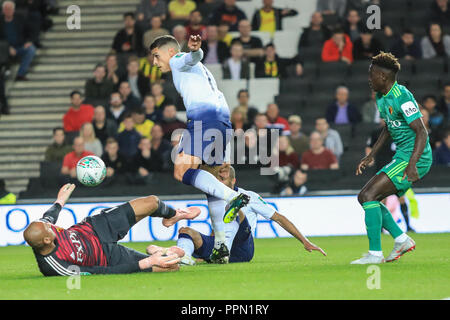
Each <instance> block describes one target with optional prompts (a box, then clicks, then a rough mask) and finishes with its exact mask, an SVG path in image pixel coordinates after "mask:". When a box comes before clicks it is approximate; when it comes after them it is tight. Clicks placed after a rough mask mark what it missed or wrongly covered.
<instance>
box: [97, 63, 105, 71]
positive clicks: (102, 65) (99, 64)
mask: <svg viewBox="0 0 450 320" xmlns="http://www.w3.org/2000/svg"><path fill="white" fill-rule="evenodd" d="M97 68H104V69H105V70H106V66H105V65H104V64H103V63H97V64H96V65H95V67H94V71H95V70H97Z"/></svg>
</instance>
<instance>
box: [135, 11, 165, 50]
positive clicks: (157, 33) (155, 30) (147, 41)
mask: <svg viewBox="0 0 450 320" xmlns="http://www.w3.org/2000/svg"><path fill="white" fill-rule="evenodd" d="M162 22H163V21H162V18H161V17H160V16H153V17H152V18H151V20H150V25H151V29H150V30H147V31H145V33H144V35H143V37H142V43H143V44H144V49H145V50H148V48H150V45H151V44H152V43H153V41H154V40H155V39H156V38H158V37H161V36H165V35H167V34H170V32H169V30H167V29H165V28H163V27H162Z"/></svg>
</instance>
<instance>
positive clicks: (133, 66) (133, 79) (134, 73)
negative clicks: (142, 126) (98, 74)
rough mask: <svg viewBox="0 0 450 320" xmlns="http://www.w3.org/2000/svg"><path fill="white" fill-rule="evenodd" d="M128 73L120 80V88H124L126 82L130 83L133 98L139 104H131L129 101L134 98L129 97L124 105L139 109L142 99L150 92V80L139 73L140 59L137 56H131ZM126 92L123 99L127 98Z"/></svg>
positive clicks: (134, 102)
mask: <svg viewBox="0 0 450 320" xmlns="http://www.w3.org/2000/svg"><path fill="white" fill-rule="evenodd" d="M127 71H128V73H127V75H126V76H125V77H123V78H122V79H120V86H122V85H123V83H124V82H126V83H128V84H129V86H130V89H131V96H134V97H136V98H137V100H138V101H139V103H138V101H133V102H130V101H129V99H133V98H130V97H129V96H128V98H127V99H125V102H124V103H125V105H127V104H128V103H131V104H132V106H136V107H138V106H140V101H141V100H142V98H143V97H144V96H145V95H146V94H147V93H149V92H150V79H149V78H147V77H145V76H144V75H143V74H142V73H141V72H139V58H138V57H136V56H131V57H130V58H129V59H128V66H127ZM119 90H120V89H119ZM124 92H125V93H123V95H124V96H123V97H122V98H125V94H126V92H127V90H125V91H124ZM121 93H122V92H121Z"/></svg>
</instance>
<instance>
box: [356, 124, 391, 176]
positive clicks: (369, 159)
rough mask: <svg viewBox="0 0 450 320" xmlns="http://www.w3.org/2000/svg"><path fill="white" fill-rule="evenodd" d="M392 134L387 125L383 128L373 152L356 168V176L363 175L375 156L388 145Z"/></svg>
mask: <svg viewBox="0 0 450 320" xmlns="http://www.w3.org/2000/svg"><path fill="white" fill-rule="evenodd" d="M389 137H390V133H389V130H388V129H387V126H386V125H385V126H384V127H383V130H382V131H381V134H380V136H379V137H378V140H377V141H376V142H375V144H374V145H373V147H372V150H371V151H370V152H369V154H368V155H367V156H365V157H364V158H362V159H361V161H360V162H359V164H358V167H357V168H356V175H357V176H358V175H360V174H362V171H363V170H364V169H365V168H366V167H368V166H369V165H370V164H371V163H372V162H373V161H374V158H375V155H376V154H377V153H378V151H379V150H380V148H381V147H382V146H383V145H384V144H385V143H386V141H387V140H388V139H389Z"/></svg>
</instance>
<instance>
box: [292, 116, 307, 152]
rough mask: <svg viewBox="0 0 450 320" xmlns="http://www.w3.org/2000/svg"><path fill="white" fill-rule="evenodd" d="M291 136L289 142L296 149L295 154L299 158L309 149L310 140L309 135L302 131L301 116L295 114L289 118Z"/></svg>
mask: <svg viewBox="0 0 450 320" xmlns="http://www.w3.org/2000/svg"><path fill="white" fill-rule="evenodd" d="M288 123H289V131H290V135H289V136H288V137H289V142H290V144H291V146H292V147H293V148H294V151H295V153H297V154H298V155H299V157H300V156H301V155H302V154H303V152H305V151H306V150H308V149H309V138H308V135H306V134H305V133H303V132H302V131H301V129H302V118H300V116H298V115H296V114H293V115H290V116H289V118H288Z"/></svg>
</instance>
